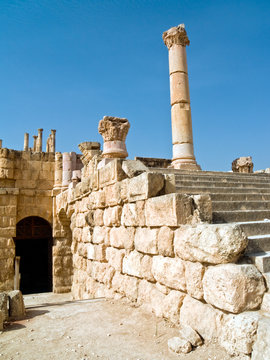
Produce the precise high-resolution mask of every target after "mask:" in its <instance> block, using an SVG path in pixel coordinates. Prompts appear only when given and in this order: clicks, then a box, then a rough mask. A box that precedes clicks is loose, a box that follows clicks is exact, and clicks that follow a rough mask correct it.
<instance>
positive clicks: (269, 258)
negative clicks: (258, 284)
mask: <svg viewBox="0 0 270 360" xmlns="http://www.w3.org/2000/svg"><path fill="white" fill-rule="evenodd" d="M246 256H247V257H248V258H249V259H250V261H251V262H252V264H254V265H255V266H256V267H257V269H258V270H259V271H260V272H262V273H266V272H269V271H270V252H267V251H265V252H258V253H249V254H247V255H246Z"/></svg>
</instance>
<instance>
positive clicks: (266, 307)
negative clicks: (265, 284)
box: [261, 292, 270, 314]
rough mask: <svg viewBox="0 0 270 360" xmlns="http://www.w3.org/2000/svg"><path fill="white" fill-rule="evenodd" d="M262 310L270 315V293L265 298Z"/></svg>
mask: <svg viewBox="0 0 270 360" xmlns="http://www.w3.org/2000/svg"><path fill="white" fill-rule="evenodd" d="M261 309H262V310H263V311H265V312H267V313H269V314H270V293H269V292H267V293H265V294H264V296H263V301H262V306H261Z"/></svg>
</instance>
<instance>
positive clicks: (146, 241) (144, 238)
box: [134, 228, 158, 255]
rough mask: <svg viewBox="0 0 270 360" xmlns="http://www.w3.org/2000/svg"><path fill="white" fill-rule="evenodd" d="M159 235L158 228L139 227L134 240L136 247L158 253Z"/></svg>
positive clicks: (139, 249) (144, 251) (147, 252)
mask: <svg viewBox="0 0 270 360" xmlns="http://www.w3.org/2000/svg"><path fill="white" fill-rule="evenodd" d="M157 235H158V229H149V228H137V229H136V233H135V240H134V244H135V249H136V250H138V251H140V252H143V253H146V254H152V255H155V254H157V253H158V250H157Z"/></svg>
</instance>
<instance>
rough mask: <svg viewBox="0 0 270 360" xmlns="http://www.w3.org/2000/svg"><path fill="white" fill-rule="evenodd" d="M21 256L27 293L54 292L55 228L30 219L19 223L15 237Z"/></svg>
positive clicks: (41, 221) (23, 282)
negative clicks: (53, 239) (53, 249)
mask: <svg viewBox="0 0 270 360" xmlns="http://www.w3.org/2000/svg"><path fill="white" fill-rule="evenodd" d="M14 242H15V248H16V256H19V257H20V274H21V281H20V290H21V292H22V293H23V294H34V293H40V292H50V291H52V228H51V225H50V224H49V223H48V222H47V221H46V220H44V219H42V218H40V217H38V216H30V217H27V218H25V219H23V220H21V221H19V222H18V224H17V226H16V237H15V238H14Z"/></svg>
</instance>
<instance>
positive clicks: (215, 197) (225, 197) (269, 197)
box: [211, 193, 270, 201]
mask: <svg viewBox="0 0 270 360" xmlns="http://www.w3.org/2000/svg"><path fill="white" fill-rule="evenodd" d="M211 199H212V201H270V194H247V193H244V194H241V193H235V194H233V193H226V194H223V193H222V194H221V193H211Z"/></svg>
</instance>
